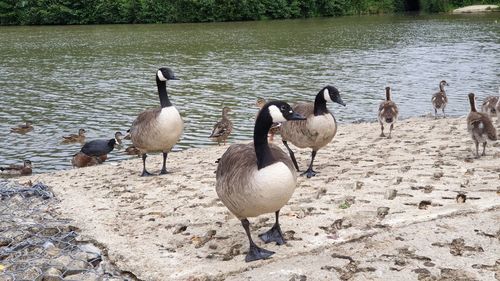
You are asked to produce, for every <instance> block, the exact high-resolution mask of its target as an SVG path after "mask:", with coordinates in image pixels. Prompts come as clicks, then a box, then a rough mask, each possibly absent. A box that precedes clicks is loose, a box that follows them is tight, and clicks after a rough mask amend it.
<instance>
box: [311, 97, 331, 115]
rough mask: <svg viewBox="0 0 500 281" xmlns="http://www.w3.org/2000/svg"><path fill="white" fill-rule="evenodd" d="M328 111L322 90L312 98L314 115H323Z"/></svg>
mask: <svg viewBox="0 0 500 281" xmlns="http://www.w3.org/2000/svg"><path fill="white" fill-rule="evenodd" d="M325 113H328V108H327V107H326V100H325V98H324V96H323V92H320V93H318V94H317V95H316V99H315V100H314V116H318V115H323V114H325Z"/></svg>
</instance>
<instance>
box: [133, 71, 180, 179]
mask: <svg viewBox="0 0 500 281" xmlns="http://www.w3.org/2000/svg"><path fill="white" fill-rule="evenodd" d="M169 80H178V79H177V77H175V75H174V72H173V71H172V70H171V69H170V68H165V67H162V68H160V69H158V71H157V72H156V85H157V86H158V95H159V97H160V105H161V107H159V108H155V109H149V110H145V111H143V112H142V113H141V114H139V116H137V118H136V119H135V121H134V122H133V123H132V126H131V127H130V139H131V140H132V143H133V144H134V146H135V147H136V148H137V149H138V150H139V151H140V152H141V155H142V164H143V170H142V174H141V176H149V175H151V174H150V173H149V172H148V171H147V170H146V157H147V154H146V153H148V152H162V153H163V166H162V168H161V171H160V174H166V173H167V168H166V163H165V162H166V160H167V155H168V152H170V150H171V149H172V147H173V146H174V145H175V144H176V143H177V142H178V141H179V139H180V137H181V135H182V131H183V130H184V122H183V121H182V118H181V115H180V114H179V111H177V109H176V108H175V107H174V106H173V105H172V103H171V102H170V99H169V98H168V94H167V81H169Z"/></svg>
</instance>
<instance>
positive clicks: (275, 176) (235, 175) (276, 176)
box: [216, 101, 304, 262]
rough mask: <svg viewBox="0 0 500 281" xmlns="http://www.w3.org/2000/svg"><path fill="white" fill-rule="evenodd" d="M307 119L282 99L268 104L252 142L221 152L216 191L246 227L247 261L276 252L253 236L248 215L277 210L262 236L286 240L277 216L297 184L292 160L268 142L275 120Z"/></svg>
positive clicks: (262, 111) (262, 110)
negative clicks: (274, 219)
mask: <svg viewBox="0 0 500 281" xmlns="http://www.w3.org/2000/svg"><path fill="white" fill-rule="evenodd" d="M286 120H304V118H303V117H302V116H300V115H299V114H297V113H295V112H293V110H292V108H291V107H290V105H288V104H287V103H285V102H282V101H272V102H269V103H267V104H266V105H265V106H264V107H263V108H262V109H261V111H260V112H259V115H258V116H257V120H256V122H255V128H254V135H253V139H254V141H253V143H249V144H233V145H231V146H230V147H229V148H228V149H227V150H226V152H225V153H224V154H223V155H222V157H221V158H220V160H219V164H218V166H217V172H216V180H217V182H216V191H217V195H218V196H219V198H220V199H221V201H222V202H223V203H224V205H225V206H226V207H227V208H228V209H229V210H230V211H231V212H232V213H233V214H234V215H235V216H236V217H237V218H238V219H239V220H241V224H242V225H243V228H244V229H245V232H246V234H247V237H248V241H249V243H250V249H249V251H248V254H247V255H246V258H245V261H247V262H249V261H254V260H259V259H265V258H268V257H269V256H271V255H272V254H274V252H272V251H268V250H265V249H262V248H260V247H258V246H257V245H256V244H255V243H254V242H253V240H252V236H251V235H250V228H249V225H250V223H249V222H248V219H247V218H248V217H256V216H259V215H261V214H265V213H271V212H274V213H275V216H276V222H275V224H274V226H273V227H272V228H271V229H270V230H269V231H268V232H266V233H263V234H261V235H259V237H260V238H261V239H262V240H263V241H264V242H265V243H269V242H273V241H274V242H276V243H277V244H278V245H282V244H284V243H285V240H284V239H283V235H282V232H281V228H280V225H279V221H278V217H279V211H280V209H281V207H283V206H284V205H285V204H286V203H287V202H288V200H289V199H290V197H291V196H292V194H293V192H294V190H295V186H296V183H297V175H296V173H295V170H294V167H293V164H292V161H290V158H289V157H288V155H287V154H286V153H285V152H283V151H282V150H281V149H280V148H279V147H277V146H276V145H273V144H269V143H268V141H267V133H268V131H269V129H270V128H271V125H272V124H273V122H284V121H286Z"/></svg>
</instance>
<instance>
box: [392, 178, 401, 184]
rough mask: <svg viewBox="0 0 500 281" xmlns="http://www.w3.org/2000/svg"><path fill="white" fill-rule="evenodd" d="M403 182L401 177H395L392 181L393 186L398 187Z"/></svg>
mask: <svg viewBox="0 0 500 281" xmlns="http://www.w3.org/2000/svg"><path fill="white" fill-rule="evenodd" d="M402 181H403V177H396V178H395V179H394V181H393V184H394V185H398V184H400V183H401V182H402Z"/></svg>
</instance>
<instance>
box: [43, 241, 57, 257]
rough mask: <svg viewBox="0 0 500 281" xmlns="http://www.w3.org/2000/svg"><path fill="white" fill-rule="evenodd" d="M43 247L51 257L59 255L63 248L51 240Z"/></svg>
mask: <svg viewBox="0 0 500 281" xmlns="http://www.w3.org/2000/svg"><path fill="white" fill-rule="evenodd" d="M43 248H44V249H45V252H46V253H47V255H49V256H51V257H55V256H57V255H59V253H60V252H61V250H60V249H59V248H57V247H56V246H54V244H53V243H52V242H49V241H47V242H45V243H44V244H43Z"/></svg>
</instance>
